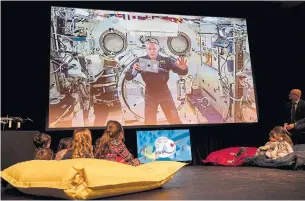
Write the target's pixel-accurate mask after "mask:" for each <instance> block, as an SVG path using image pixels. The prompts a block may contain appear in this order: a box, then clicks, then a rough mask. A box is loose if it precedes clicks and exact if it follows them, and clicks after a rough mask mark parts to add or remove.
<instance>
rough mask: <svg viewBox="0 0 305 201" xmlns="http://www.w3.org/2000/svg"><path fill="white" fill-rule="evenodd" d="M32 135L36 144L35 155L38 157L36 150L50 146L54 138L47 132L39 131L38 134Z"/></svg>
mask: <svg viewBox="0 0 305 201" xmlns="http://www.w3.org/2000/svg"><path fill="white" fill-rule="evenodd" d="M32 137H33V143H34V145H35V154H34V156H35V157H34V158H36V152H37V151H38V150H39V149H42V148H50V146H51V141H52V138H51V136H50V135H48V134H45V133H37V134H34V135H33V136H32Z"/></svg>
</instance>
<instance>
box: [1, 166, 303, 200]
mask: <svg viewBox="0 0 305 201" xmlns="http://www.w3.org/2000/svg"><path fill="white" fill-rule="evenodd" d="M304 189H305V171H292V170H278V169H267V168H256V167H215V166H187V167H184V168H182V169H181V170H180V171H178V173H177V174H176V176H175V177H174V178H173V179H172V180H171V181H169V182H168V183H167V184H166V185H164V187H162V188H159V189H156V190H152V191H147V192H142V193H134V194H129V195H123V196H116V197H112V198H106V199H114V200H121V199H122V200H155V199H156V200H183V199H191V200H192V199H197V200H198V199H210V200H214V199H215V200H216V199H223V200H241V199H245V200H247V199H248V200H288V199H289V200H304V199H305V190H304ZM1 191H2V195H1V199H2V200H24V199H26V200H41V199H48V200H49V199H50V198H43V197H34V196H29V195H25V194H22V193H20V192H18V191H17V190H9V191H7V192H3V190H1Z"/></svg>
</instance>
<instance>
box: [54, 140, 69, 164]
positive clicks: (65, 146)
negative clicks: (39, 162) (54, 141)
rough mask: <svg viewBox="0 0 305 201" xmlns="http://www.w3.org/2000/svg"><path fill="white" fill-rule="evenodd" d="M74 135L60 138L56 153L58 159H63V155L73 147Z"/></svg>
mask: <svg viewBox="0 0 305 201" xmlns="http://www.w3.org/2000/svg"><path fill="white" fill-rule="evenodd" d="M72 141H73V138H72V137H66V138H63V139H61V140H60V142H59V145H58V149H57V153H56V157H55V159H56V160H61V159H62V158H63V156H64V155H65V154H66V153H67V151H69V149H71V148H72Z"/></svg>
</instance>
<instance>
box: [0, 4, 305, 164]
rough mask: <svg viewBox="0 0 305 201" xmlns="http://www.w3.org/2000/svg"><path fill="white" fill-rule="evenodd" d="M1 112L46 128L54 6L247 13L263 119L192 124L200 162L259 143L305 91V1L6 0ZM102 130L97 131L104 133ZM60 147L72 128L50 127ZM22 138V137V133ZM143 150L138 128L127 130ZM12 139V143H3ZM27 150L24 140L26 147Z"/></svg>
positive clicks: (54, 145)
mask: <svg viewBox="0 0 305 201" xmlns="http://www.w3.org/2000/svg"><path fill="white" fill-rule="evenodd" d="M1 4H2V6H1V15H2V16H1V18H2V20H1V21H2V30H1V37H2V38H1V39H2V40H1V41H2V44H1V45H2V48H1V49H2V52H1V53H2V55H1V58H2V73H1V86H2V88H1V92H2V96H1V101H2V105H1V106H2V107H1V116H4V115H9V116H22V117H30V118H31V119H33V120H34V123H25V124H23V125H22V129H23V130H40V131H44V130H45V125H46V116H47V107H48V93H49V91H48V85H49V84H48V82H49V69H48V68H49V38H50V28H49V27H50V6H51V5H53V6H70V7H84V8H97V9H109V10H126V11H140V12H156V13H172V14H177V13H178V14H186V15H204V16H224V17H245V18H247V22H248V32H249V40H250V41H249V42H250V50H251V57H252V66H253V71H254V74H255V82H256V89H257V99H258V106H259V123H256V124H234V125H214V126H208V125H202V126H197V127H191V128H190V130H191V135H192V142H191V143H192V149H193V155H194V159H195V160H194V164H196V163H197V164H198V163H199V162H200V160H201V159H202V158H204V157H206V156H207V155H208V154H209V153H210V152H212V151H215V150H218V149H221V148H225V147H230V146H258V145H260V144H262V143H264V142H265V141H266V140H267V139H268V131H269V130H270V129H271V128H272V127H273V126H275V125H282V124H283V109H284V105H285V102H286V101H287V98H288V93H289V91H290V89H291V88H300V89H302V90H303V91H304V93H305V81H304V75H305V73H304V72H305V71H304V66H305V62H304V57H305V54H304V53H305V51H304V44H305V39H304V36H305V31H304V24H305V20H304V19H305V16H304V13H305V11H304V4H301V5H300V6H297V7H293V8H283V7H282V6H281V5H280V4H279V3H274V2H218V1H217V2H214V3H213V2H199V1H198V2H117V1H115V2H85V3H83V2H69V3H67V2H66V3H64V2H1ZM102 132H103V131H102V130H94V131H93V137H94V139H96V138H97V137H98V136H99V135H100V134H102ZM47 133H49V134H51V135H52V138H53V142H52V148H54V149H56V148H57V144H58V141H59V140H60V139H61V138H62V137H63V136H71V135H72V131H52V132H47ZM16 140H18V139H16ZM126 140H127V141H126V143H127V145H128V147H129V148H130V149H131V150H133V152H134V153H136V129H126ZM2 143H5V142H2ZM21 149H22V147H21Z"/></svg>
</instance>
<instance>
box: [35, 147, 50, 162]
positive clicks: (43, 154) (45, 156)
mask: <svg viewBox="0 0 305 201" xmlns="http://www.w3.org/2000/svg"><path fill="white" fill-rule="evenodd" d="M53 157H54V152H53V151H52V149H50V148H40V149H38V150H37V151H36V153H35V160H53Z"/></svg>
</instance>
